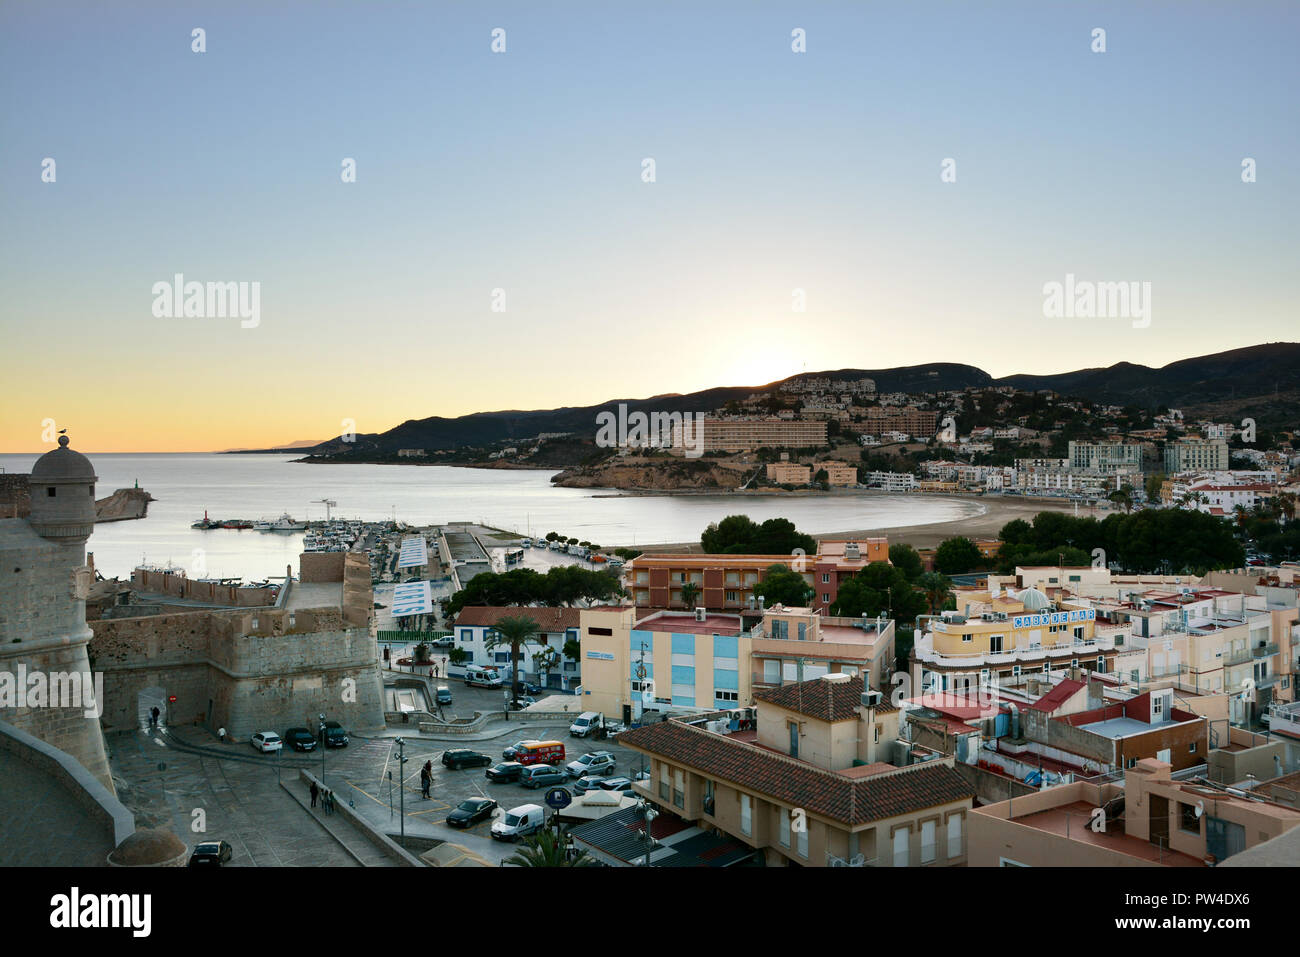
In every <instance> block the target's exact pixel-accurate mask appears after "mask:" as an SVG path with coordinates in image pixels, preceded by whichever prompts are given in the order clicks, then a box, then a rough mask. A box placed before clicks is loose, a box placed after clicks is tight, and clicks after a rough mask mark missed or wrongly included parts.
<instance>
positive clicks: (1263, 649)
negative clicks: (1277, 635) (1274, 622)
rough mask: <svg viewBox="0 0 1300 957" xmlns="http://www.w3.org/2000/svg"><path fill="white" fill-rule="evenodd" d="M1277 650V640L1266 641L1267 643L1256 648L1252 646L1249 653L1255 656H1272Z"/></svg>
mask: <svg viewBox="0 0 1300 957" xmlns="http://www.w3.org/2000/svg"><path fill="white" fill-rule="evenodd" d="M1277 651H1278V647H1277V642H1276V641H1273V642H1270V643H1268V644H1267V645H1260V646H1259V647H1258V648H1252V649H1251V650H1250V653H1251V655H1252V656H1253V657H1255V658H1272V657H1273V656H1274V655H1275V654H1277Z"/></svg>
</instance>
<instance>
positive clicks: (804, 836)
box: [795, 820, 808, 857]
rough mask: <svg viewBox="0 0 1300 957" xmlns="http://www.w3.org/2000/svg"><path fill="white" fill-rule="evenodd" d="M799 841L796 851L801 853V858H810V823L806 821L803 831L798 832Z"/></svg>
mask: <svg viewBox="0 0 1300 957" xmlns="http://www.w3.org/2000/svg"><path fill="white" fill-rule="evenodd" d="M798 834H799V839H798V841H797V843H796V846H795V850H797V851H798V852H799V856H800V857H807V856H808V822H807V821H806V820H805V821H804V825H803V830H801V831H799V832H798Z"/></svg>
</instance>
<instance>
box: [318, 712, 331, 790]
mask: <svg viewBox="0 0 1300 957" xmlns="http://www.w3.org/2000/svg"><path fill="white" fill-rule="evenodd" d="M327 747H329V735H327V734H326V733H325V715H323V714H322V715H321V716H320V783H321V786H322V787H324V786H325V749H326V748H327Z"/></svg>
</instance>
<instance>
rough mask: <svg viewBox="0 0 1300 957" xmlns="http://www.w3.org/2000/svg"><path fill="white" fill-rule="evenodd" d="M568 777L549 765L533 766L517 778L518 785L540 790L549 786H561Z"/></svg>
mask: <svg viewBox="0 0 1300 957" xmlns="http://www.w3.org/2000/svg"><path fill="white" fill-rule="evenodd" d="M567 780H568V776H567V775H566V774H565V773H564V772H563V771H561V770H560V769H559V768H553V767H551V766H550V765H549V764H534V765H533V766H532V767H531V768H528V769H527V770H525V771H524V773H523V774H522V775H520V777H519V783H520V784H522V785H523V786H524V787H526V788H541V787H546V786H547V785H550V784H563V783H564V782H565V781H567Z"/></svg>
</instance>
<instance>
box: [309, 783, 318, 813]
mask: <svg viewBox="0 0 1300 957" xmlns="http://www.w3.org/2000/svg"><path fill="white" fill-rule="evenodd" d="M319 795H320V788H318V787H316V782H315V781H312V782H311V806H312V807H315V806H316V798H317V797H318V796H319Z"/></svg>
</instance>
